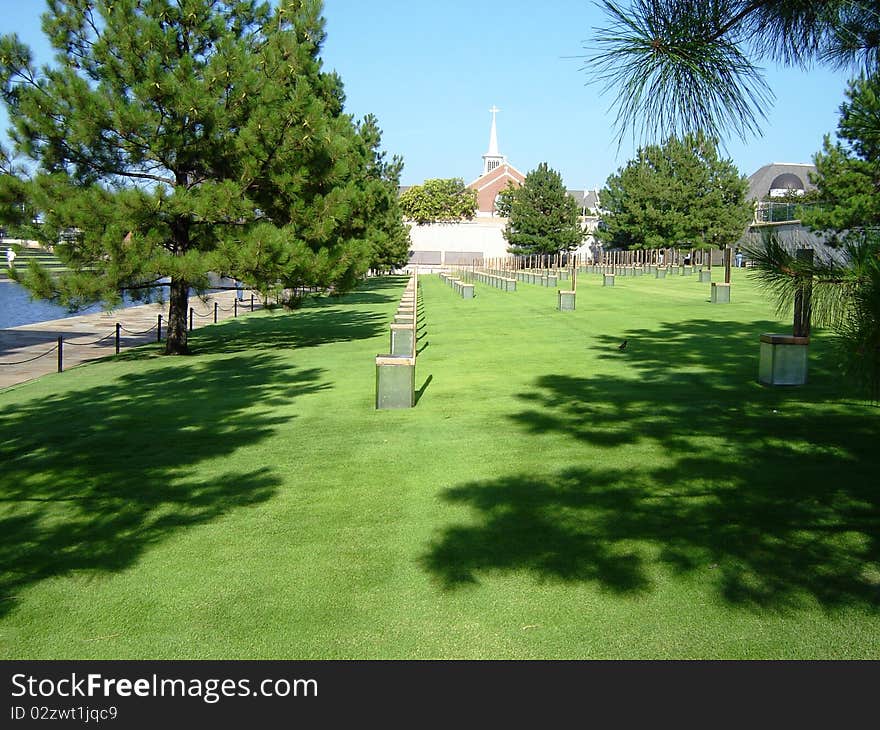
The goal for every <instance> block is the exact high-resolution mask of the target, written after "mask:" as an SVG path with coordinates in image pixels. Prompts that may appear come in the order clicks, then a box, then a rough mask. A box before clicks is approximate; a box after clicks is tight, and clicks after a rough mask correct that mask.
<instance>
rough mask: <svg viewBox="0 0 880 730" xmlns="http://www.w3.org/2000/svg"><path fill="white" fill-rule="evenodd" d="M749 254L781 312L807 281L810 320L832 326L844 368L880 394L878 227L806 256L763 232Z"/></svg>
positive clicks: (874, 393)
mask: <svg viewBox="0 0 880 730" xmlns="http://www.w3.org/2000/svg"><path fill="white" fill-rule="evenodd" d="M841 254H842V255H841ZM749 258H751V259H752V260H753V261H754V262H755V264H756V268H755V269H753V275H754V276H755V277H757V278H758V280H759V281H760V283H761V285H762V286H763V287H764V289H765V290H766V291H767V292H768V293H769V294H770V295H771V296H772V297H774V298H775V300H776V305H777V312H778V313H779V314H782V313H784V312H786V311H788V310H789V309H790V307H791V303H792V301H794V298H795V294H796V293H797V292H798V291H799V290H800V289H801V288H802V287H804V286H805V285H807V286H809V287H810V289H811V292H812V293H811V300H812V322H813V324H815V325H817V326H820V327H829V328H831V329H832V330H833V331H834V333H835V336H836V339H837V345H838V356H839V361H840V363H841V366H842V368H843V371H844V372H845V373H846V375H847V376H849V377H850V378H852V379H853V380H854V381H856V382H858V383H860V384H861V385H862V387H863V388H864V390H865V391H866V392H867V393H869V394H870V397H871V398H872V399H873V400H874V401H877V400H880V232H878V231H877V230H868V231H860V232H858V233H852V234H850V235H849V236H847V237H846V240H845V242H844V244H843V250H842V252H840V253H839V254H835V255H832V254H831V253H830V252H827V253H825V254H822V253H820V252H814V256H813V258H812V259H809V260H801V259H798V258H797V256H796V255H795V253H793V252H792V251H789V250H788V249H786V248H785V246H783V245H782V244H781V243H780V242H779V240H778V239H777V238H776V237H775V236H773V235H766V236H765V237H764V238H763V240H762V242H761V245H760V246H754V247H752V248H751V250H750V251H749Z"/></svg>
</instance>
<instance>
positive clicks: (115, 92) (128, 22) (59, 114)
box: [0, 0, 402, 352]
mask: <svg viewBox="0 0 880 730" xmlns="http://www.w3.org/2000/svg"><path fill="white" fill-rule="evenodd" d="M48 7H49V12H47V14H46V15H45V17H44V28H45V31H46V33H47V35H48V36H49V40H50V42H51V44H52V46H53V47H54V48H55V50H56V56H55V65H54V66H51V67H50V66H47V67H45V68H42V69H37V68H36V67H35V66H34V64H33V62H32V58H31V53H30V51H29V49H27V48H26V47H25V46H24V45H23V44H22V43H21V42H20V41H19V40H18V38H17V37H16V36H14V35H11V36H4V37H3V38H2V39H0V88H2V94H3V99H4V101H5V102H6V104H7V107H8V109H9V111H10V118H11V119H12V120H13V124H14V130H13V141H14V143H15V147H16V150H17V152H18V153H20V154H22V155H25V156H27V157H29V158H30V159H32V160H33V161H35V162H37V163H38V164H39V171H38V174H36V175H35V176H34V178H33V179H32V180H30V181H28V182H27V188H28V191H27V195H28V199H29V200H30V202H31V204H32V206H33V208H34V209H36V210H38V211H40V213H41V215H42V217H43V224H42V225H41V226H40V227H39V230H36V231H34V235H35V237H37V238H38V239H40V240H41V241H42V242H43V243H45V244H47V245H54V246H55V251H56V253H57V254H58V255H59V257H60V258H62V260H64V261H65V263H66V264H67V265H68V267H69V268H70V269H71V273H70V274H69V275H67V276H66V277H65V278H62V279H61V280H58V281H54V280H51V279H46V278H45V277H29V276H25V277H24V278H23V281H24V283H25V284H27V285H28V286H31V288H32V289H33V290H34V291H35V292H36V293H38V294H40V295H41V296H50V297H55V298H57V299H60V300H63V301H65V302H67V303H76V302H79V301H85V300H88V299H101V300H104V301H107V302H110V303H112V302H114V301H115V300H116V299H117V298H118V296H119V292H120V291H122V290H124V289H126V288H132V287H147V286H155V285H157V284H159V283H166V284H167V283H168V282H169V281H170V284H168V285H169V286H170V288H171V291H172V295H171V297H170V299H169V302H170V311H169V339H168V350H169V352H185V351H186V337H187V334H186V309H187V302H186V292H187V291H188V289H189V288H190V287H195V288H197V289H198V288H201V287H204V286H206V284H207V281H208V279H207V274H208V272H210V271H215V272H218V273H223V274H226V275H230V276H234V277H236V278H238V279H242V280H244V281H246V282H247V283H248V284H250V285H251V286H254V287H257V288H261V289H264V290H265V289H268V288H270V287H274V286H278V285H281V286H284V287H297V286H303V285H308V286H319V287H324V288H332V289H333V290H334V291H344V290H346V289H348V288H350V287H351V286H352V285H353V284H354V283H355V282H356V281H357V280H358V278H359V277H360V276H361V275H362V274H363V273H364V272H365V271H366V270H367V269H368V267H369V266H370V264H371V262H372V261H374V260H382V259H387V258H389V257H390V258H396V257H399V249H400V247H401V241H402V230H401V229H402V224H401V222H400V219H399V215H398V214H397V208H396V200H395V198H396V186H397V179H398V177H399V173H400V167H401V163H400V161H399V160H398V159H397V158H395V159H394V160H393V161H392V162H391V163H388V162H386V161H385V160H384V156H383V154H382V153H380V152H379V143H380V133H379V130H378V126H377V125H376V121H375V119H374V118H372V117H368V118H367V119H365V120H364V121H363V122H362V123H361V124H358V125H356V124H354V123H353V122H352V120H351V118H350V117H349V116H348V115H346V114H344V112H343V101H344V94H343V89H342V83H341V80H340V79H339V77H338V76H336V75H335V74H333V73H327V72H324V71H323V70H322V68H321V60H320V57H319V53H320V48H321V44H322V42H323V39H324V23H323V19H322V18H321V16H320V8H321V4H320V2H318V0H281V1H280V2H278V3H275V7H273V6H272V5H270V4H269V3H264V2H256V1H255V0H225V1H217V0H187V2H184V3H179V2H174V1H172V0H152V1H151V2H149V3H143V2H138V1H137V0H113V1H112V2H111V1H110V0H49V3H48ZM71 229H73V230H74V231H75V234H76V235H74V236H73V237H71V238H70V240H68V241H65V242H63V243H59V238H60V235H61V233H62V232H63V231H70V230H71ZM174 292H177V293H178V295H177V296H175V294H174Z"/></svg>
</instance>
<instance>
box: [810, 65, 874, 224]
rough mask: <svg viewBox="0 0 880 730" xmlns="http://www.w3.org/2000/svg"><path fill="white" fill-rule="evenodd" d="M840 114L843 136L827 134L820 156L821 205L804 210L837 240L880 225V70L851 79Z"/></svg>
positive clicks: (818, 180)
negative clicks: (835, 137)
mask: <svg viewBox="0 0 880 730" xmlns="http://www.w3.org/2000/svg"><path fill="white" fill-rule="evenodd" d="M840 115H841V116H840V122H839V123H838V126H837V140H836V141H835V142H832V141H831V139H830V137H829V136H827V135H826V137H825V140H824V145H823V150H822V151H821V152H819V153H818V154H816V156H815V159H814V162H815V163H816V176H815V179H814V182H815V183H816V186H817V188H818V192H817V197H818V199H819V201H820V204H819V205H816V206H811V207H809V208H805V209H804V212H803V214H802V218H803V222H804V223H805V224H806V225H809V226H810V227H811V228H814V229H817V230H822V231H825V232H827V233H829V234H831V236H832V240H838V239H840V237H841V236H842V235H843V234H845V232H846V231H853V230H862V229H864V228H876V227H880V195H878V190H880V72H878V73H874V74H871V75H869V76H861V77H859V78H857V79H853V80H852V81H850V83H849V87H848V88H847V91H846V101H845V102H844V103H843V104H842V105H841V107H840Z"/></svg>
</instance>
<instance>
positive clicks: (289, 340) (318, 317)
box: [190, 276, 406, 355]
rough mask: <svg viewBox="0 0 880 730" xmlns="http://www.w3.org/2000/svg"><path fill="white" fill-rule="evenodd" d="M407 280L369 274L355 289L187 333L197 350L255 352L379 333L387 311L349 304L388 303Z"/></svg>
mask: <svg viewBox="0 0 880 730" xmlns="http://www.w3.org/2000/svg"><path fill="white" fill-rule="evenodd" d="M405 281H406V277H399V276H390V277H381V278H373V279H368V280H367V281H366V282H364V283H363V284H362V285H361V287H360V288H359V289H358V290H357V291H355V292H352V293H350V294H345V295H343V296H340V297H319V298H316V299H307V300H306V302H305V304H304V305H303V307H302V308H301V309H297V310H296V311H293V312H289V311H283V310H280V311H277V312H275V313H273V314H269V315H265V316H257V317H247V316H244V317H241V318H239V319H237V320H232V321H230V320H226V322H224V324H223V326H222V327H206V328H204V329H199V330H196V331H195V332H194V333H193V334H192V335H191V339H190V343H191V350H192V352H193V353H194V354H197V355H201V354H206V353H217V352H253V351H255V350H267V349H268V350H277V349H279V348H302V347H316V346H319V345H324V344H328V343H331V342H349V341H353V340H364V339H370V338H373V337H377V336H379V335H381V334H383V333H385V332H386V331H387V328H388V324H389V323H390V322H391V316H390V311H389V312H386V311H383V312H381V313H375V312H364V311H358V310H356V309H352V308H351V306H349V305H364V304H367V305H387V304H389V303H391V302H393V301H395V300H396V298H398V297H399V294H400V292H402V290H403V285H404V283H405ZM388 309H389V307H388V306H385V307H384V308H383V310H388Z"/></svg>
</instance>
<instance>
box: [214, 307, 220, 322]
mask: <svg viewBox="0 0 880 730" xmlns="http://www.w3.org/2000/svg"><path fill="white" fill-rule="evenodd" d="M219 306H220V305H219V304H217V302H214V324H217V308H218V307H219Z"/></svg>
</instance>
